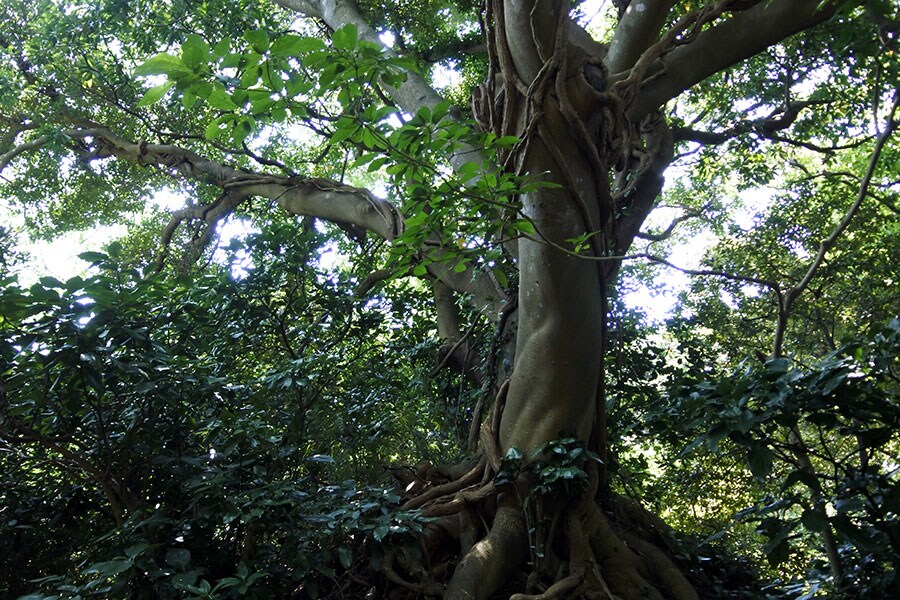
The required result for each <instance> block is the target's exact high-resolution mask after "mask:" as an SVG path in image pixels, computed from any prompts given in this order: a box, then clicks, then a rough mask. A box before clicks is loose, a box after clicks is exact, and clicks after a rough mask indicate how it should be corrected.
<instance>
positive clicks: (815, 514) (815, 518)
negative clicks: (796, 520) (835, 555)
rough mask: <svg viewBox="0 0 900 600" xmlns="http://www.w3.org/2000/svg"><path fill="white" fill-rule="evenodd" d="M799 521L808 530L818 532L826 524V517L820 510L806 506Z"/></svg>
mask: <svg viewBox="0 0 900 600" xmlns="http://www.w3.org/2000/svg"><path fill="white" fill-rule="evenodd" d="M800 522H801V523H803V526H804V527H806V528H807V529H809V530H810V531H812V532H814V533H818V532H820V531H822V530H823V529H825V527H826V526H827V525H828V518H827V517H826V516H825V514H824V513H823V512H822V511H821V510H816V509H812V508H807V509H806V510H804V511H803V514H802V515H801V516H800Z"/></svg>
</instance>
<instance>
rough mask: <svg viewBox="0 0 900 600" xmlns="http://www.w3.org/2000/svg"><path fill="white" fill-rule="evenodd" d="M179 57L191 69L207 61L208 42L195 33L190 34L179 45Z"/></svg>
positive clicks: (195, 69)
mask: <svg viewBox="0 0 900 600" xmlns="http://www.w3.org/2000/svg"><path fill="white" fill-rule="evenodd" d="M181 59H182V60H183V61H184V64H185V65H187V67H188V68H190V69H192V70H193V71H197V70H198V67H200V66H203V65H206V64H207V62H208V61H209V44H207V43H206V40H204V39H203V38H202V37H201V36H199V35H197V34H196V33H192V34H190V35H189V36H188V37H187V39H186V40H185V41H184V43H183V44H182V45H181Z"/></svg>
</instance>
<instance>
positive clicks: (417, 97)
mask: <svg viewBox="0 0 900 600" xmlns="http://www.w3.org/2000/svg"><path fill="white" fill-rule="evenodd" d="M275 2H276V3H277V4H279V5H280V6H282V7H284V8H286V9H288V10H292V11H294V12H298V13H300V14H303V15H306V16H307V17H311V18H313V19H319V20H321V21H323V22H324V23H325V24H326V25H327V26H328V27H329V28H330V29H332V30H336V29H340V28H341V27H344V26H345V25H354V26H355V27H356V29H357V31H358V32H359V39H361V40H365V41H367V42H370V43H372V44H376V45H378V46H381V47H382V48H384V51H385V52H386V53H387V54H388V55H395V53H394V52H393V51H392V50H391V49H389V48H386V47H385V46H384V44H383V43H382V41H381V39H380V38H379V37H378V32H376V31H375V30H374V29H373V28H372V26H371V25H369V23H368V22H367V21H366V20H365V19H364V18H363V17H362V15H360V14H359V11H358V10H357V7H356V4H355V3H354V2H352V1H351V0H275ZM385 89H386V90H387V92H388V94H390V96H391V98H392V99H393V100H394V102H396V103H397V105H398V106H399V107H400V108H402V109H403V110H404V111H405V112H407V113H409V114H411V115H412V114H415V113H416V111H417V110H419V108H421V107H423V106H427V107H429V108H432V109H433V108H434V107H435V106H437V104H438V103H440V102H443V101H444V98H443V97H442V96H441V95H440V94H439V93H438V92H437V91H435V89H434V88H432V87H431V86H430V85H428V83H427V82H426V81H425V79H424V78H423V77H422V76H421V75H420V74H419V73H417V72H415V71H407V72H406V81H404V82H403V83H401V84H400V85H399V86H397V87H391V86H385ZM458 117H459V111H458V110H456V109H453V110H451V112H450V115H449V118H454V119H456V118H458ZM483 160H484V157H483V156H482V155H481V152H480V151H479V150H478V149H476V148H475V147H473V146H471V145H468V144H464V145H462V146H461V147H460V148H458V149H457V150H456V151H455V152H454V153H453V156H451V158H450V164H452V165H453V167H454V168H455V169H458V168H459V167H461V166H462V165H463V164H465V163H467V162H472V161H474V162H479V163H480V162H482V161H483Z"/></svg>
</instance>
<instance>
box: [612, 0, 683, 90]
mask: <svg viewBox="0 0 900 600" xmlns="http://www.w3.org/2000/svg"><path fill="white" fill-rule="evenodd" d="M674 4H675V0H644V1H642V2H638V3H636V4H629V5H628V6H627V7H626V8H625V10H624V12H623V14H622V18H621V19H619V25H618V26H617V27H616V31H615V33H614V34H613V39H612V41H611V42H610V43H609V51H608V52H607V54H606V58H605V59H604V60H603V62H604V64H605V65H606V69H607V71H608V72H609V73H620V72H622V71H626V70H628V69H630V68H631V67H633V66H634V63H635V62H637V59H638V58H640V56H641V54H643V53H644V51H645V50H646V49H647V48H649V47H650V45H651V44H653V42H655V41H656V38H657V36H658V35H659V31H660V29H662V26H663V24H664V23H665V21H666V16H667V15H668V13H669V10H670V9H671V8H672V5H674Z"/></svg>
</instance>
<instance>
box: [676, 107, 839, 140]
mask: <svg viewBox="0 0 900 600" xmlns="http://www.w3.org/2000/svg"><path fill="white" fill-rule="evenodd" d="M820 104H828V102H827V101H824V100H803V101H796V102H789V103H788V105H787V106H786V107H780V108H777V109H775V110H773V111H772V112H771V113H770V114H769V115H768V116H766V117H763V118H761V119H753V120H752V121H741V122H739V123H737V124H736V125H734V126H732V127H729V128H728V129H725V130H724V131H701V130H698V129H694V128H692V127H673V128H672V135H674V136H675V141H690V142H697V143H698V144H704V145H716V144H723V143H725V142H727V141H728V140H731V139H734V138H736V137H738V136H741V135H743V134H745V133H750V132H753V133H756V134H758V135H759V136H760V137H763V138H767V139H774V138H775V137H776V136H775V132H776V131H782V130H784V129H787V128H788V127H790V126H791V125H793V124H794V122H795V121H796V120H797V117H799V116H800V111H802V110H803V109H804V108H807V107H809V106H814V105H820ZM782 139H783V138H782ZM778 141H781V140H780V139H779V140H778ZM835 149H840V148H839V147H835Z"/></svg>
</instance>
